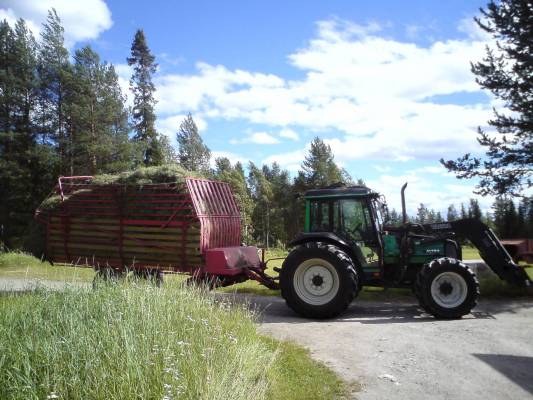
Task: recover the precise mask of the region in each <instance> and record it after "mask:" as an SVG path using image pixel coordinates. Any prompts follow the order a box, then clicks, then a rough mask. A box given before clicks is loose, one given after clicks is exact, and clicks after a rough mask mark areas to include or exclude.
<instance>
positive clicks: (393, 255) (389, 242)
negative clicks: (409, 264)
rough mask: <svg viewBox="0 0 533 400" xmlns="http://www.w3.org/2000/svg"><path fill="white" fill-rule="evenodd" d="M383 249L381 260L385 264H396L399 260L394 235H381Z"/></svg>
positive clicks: (398, 250)
mask: <svg viewBox="0 0 533 400" xmlns="http://www.w3.org/2000/svg"><path fill="white" fill-rule="evenodd" d="M383 249H384V250H383V261H384V262H385V264H397V263H399V262H400V246H399V245H398V240H397V239H396V237H395V236H393V235H385V236H383Z"/></svg>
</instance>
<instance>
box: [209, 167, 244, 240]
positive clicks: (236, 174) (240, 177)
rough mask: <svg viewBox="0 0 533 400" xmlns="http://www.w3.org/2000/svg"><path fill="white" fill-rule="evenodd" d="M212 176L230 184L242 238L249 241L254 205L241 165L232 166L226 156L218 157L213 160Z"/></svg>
mask: <svg viewBox="0 0 533 400" xmlns="http://www.w3.org/2000/svg"><path fill="white" fill-rule="evenodd" d="M214 176H215V178H216V179H217V180H220V181H223V182H227V183H229V185H230V186H231V189H232V192H233V194H234V196H235V199H236V201H237V205H238V206H239V210H240V213H241V227H242V238H243V240H244V242H245V243H248V242H250V241H251V238H252V237H251V227H252V224H251V216H252V210H253V206H254V205H253V202H252V198H251V197H250V193H249V190H248V186H247V185H246V177H245V175H244V169H243V168H242V165H241V164H240V163H238V162H237V163H236V164H235V166H232V165H231V162H230V160H229V159H228V158H226V157H219V158H217V159H216V160H215V171H214Z"/></svg>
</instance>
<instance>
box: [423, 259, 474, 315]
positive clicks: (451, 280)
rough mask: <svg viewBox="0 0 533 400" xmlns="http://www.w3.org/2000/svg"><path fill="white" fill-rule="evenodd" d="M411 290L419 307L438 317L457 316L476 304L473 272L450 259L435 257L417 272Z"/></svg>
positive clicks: (467, 311) (468, 310)
mask: <svg viewBox="0 0 533 400" xmlns="http://www.w3.org/2000/svg"><path fill="white" fill-rule="evenodd" d="M414 292H415V295H416V297H417V298H418V301H419V302H420V306H421V307H422V308H423V309H424V310H425V311H427V312H428V313H429V314H432V315H433V316H435V318H439V319H457V318H461V317H463V316H464V315H466V314H469V313H470V311H471V310H472V309H473V308H474V307H475V306H476V304H477V298H478V296H479V282H478V280H477V277H476V275H475V274H474V273H473V272H472V271H471V270H470V268H468V266H466V265H465V264H463V263H462V262H460V261H458V260H456V259H454V258H448V257H445V258H439V259H436V260H433V261H431V262H430V263H429V264H426V265H424V266H423V267H422V269H421V270H420V271H419V273H418V276H417V278H416V281H415V287H414Z"/></svg>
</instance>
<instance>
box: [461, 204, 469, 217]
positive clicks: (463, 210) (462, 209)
mask: <svg viewBox="0 0 533 400" xmlns="http://www.w3.org/2000/svg"><path fill="white" fill-rule="evenodd" d="M465 218H468V213H467V212H466V208H465V205H464V204H463V203H461V219H465Z"/></svg>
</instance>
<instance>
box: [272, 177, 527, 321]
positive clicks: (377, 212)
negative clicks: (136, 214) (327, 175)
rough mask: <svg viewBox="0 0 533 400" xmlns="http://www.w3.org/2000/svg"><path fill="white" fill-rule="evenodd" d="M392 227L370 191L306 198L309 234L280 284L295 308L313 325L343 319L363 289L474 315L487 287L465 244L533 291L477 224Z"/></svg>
mask: <svg viewBox="0 0 533 400" xmlns="http://www.w3.org/2000/svg"><path fill="white" fill-rule="evenodd" d="M406 186H407V184H405V185H404V186H403V187H402V191H401V196H402V211H403V225H401V226H399V227H393V226H387V225H384V216H385V215H386V205H385V202H384V199H383V198H382V196H380V195H379V194H378V193H376V192H374V191H372V190H371V189H369V188H367V187H365V186H352V187H345V186H338V185H337V186H332V187H328V188H324V189H315V190H309V191H308V192H306V194H305V229H304V232H303V233H302V234H300V235H299V236H298V237H296V238H295V239H294V240H293V241H292V242H291V243H290V244H289V245H290V247H292V250H291V252H290V253H289V255H288V256H287V258H286V259H285V261H284V262H283V266H282V268H281V269H278V272H279V273H280V276H279V283H280V288H281V294H282V296H283V298H284V299H285V301H286V302H287V305H288V306H289V307H291V308H292V309H293V310H294V311H296V312H297V313H298V314H300V315H302V316H304V317H308V318H331V317H334V316H336V315H338V314H340V313H341V312H343V311H344V310H345V309H346V308H347V307H348V305H349V304H350V303H351V302H352V300H354V298H355V297H356V296H357V294H358V293H359V291H360V290H361V288H362V287H363V286H376V287H384V288H412V289H413V291H414V294H415V295H416V297H417V298H418V301H419V302H420V306H421V307H422V308H423V309H424V310H425V311H427V312H428V313H430V314H432V315H434V316H435V317H436V318H442V319H454V318H461V317H462V316H464V315H466V314H468V313H470V311H471V310H472V308H473V307H474V306H475V305H476V302H477V298H478V295H479V282H478V280H477V278H476V275H475V274H474V273H473V272H472V271H471V270H470V268H469V267H468V266H467V265H465V264H464V263H462V262H461V260H462V253H461V246H460V245H459V243H458V238H464V239H468V240H469V241H470V242H471V243H472V244H473V245H474V246H475V247H477V249H478V250H479V253H480V256H481V257H482V258H483V260H484V261H485V262H486V264H487V265H488V266H489V267H490V268H491V269H492V270H493V271H494V272H495V273H496V274H497V275H498V276H499V277H500V278H501V279H504V280H506V281H508V282H510V283H513V284H518V285H529V284H530V280H529V278H528V276H527V273H526V272H525V270H524V269H523V268H522V267H520V266H518V265H517V264H515V263H514V262H513V260H512V258H511V256H510V255H509V253H508V252H507V251H506V250H505V248H504V247H503V245H502V244H501V243H500V241H499V240H498V238H497V237H496V235H495V234H494V233H493V232H492V230H491V229H489V228H488V227H487V226H486V225H485V224H483V223H482V222H481V221H479V220H476V219H462V220H458V221H451V222H444V223H436V224H425V225H421V224H413V223H409V222H408V221H407V215H406V211H405V195H404V193H405V188H406Z"/></svg>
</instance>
